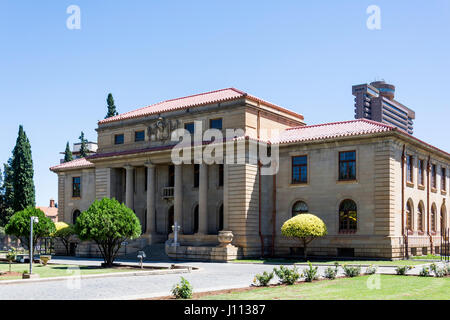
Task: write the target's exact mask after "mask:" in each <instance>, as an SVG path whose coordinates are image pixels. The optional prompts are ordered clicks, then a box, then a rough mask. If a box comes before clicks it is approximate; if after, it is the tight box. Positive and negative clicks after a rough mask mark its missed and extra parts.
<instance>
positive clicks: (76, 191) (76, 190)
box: [72, 177, 81, 198]
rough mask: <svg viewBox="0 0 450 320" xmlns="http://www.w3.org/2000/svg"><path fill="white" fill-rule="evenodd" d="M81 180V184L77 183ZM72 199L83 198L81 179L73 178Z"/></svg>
mask: <svg viewBox="0 0 450 320" xmlns="http://www.w3.org/2000/svg"><path fill="white" fill-rule="evenodd" d="M75 179H79V182H75ZM72 198H81V177H72Z"/></svg>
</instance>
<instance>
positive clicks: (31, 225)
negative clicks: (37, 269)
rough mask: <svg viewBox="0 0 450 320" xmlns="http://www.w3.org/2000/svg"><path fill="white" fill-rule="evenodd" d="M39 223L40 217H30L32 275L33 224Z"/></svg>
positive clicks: (31, 268)
mask: <svg viewBox="0 0 450 320" xmlns="http://www.w3.org/2000/svg"><path fill="white" fill-rule="evenodd" d="M35 223H39V218H38V217H30V275H31V274H33V224H35Z"/></svg>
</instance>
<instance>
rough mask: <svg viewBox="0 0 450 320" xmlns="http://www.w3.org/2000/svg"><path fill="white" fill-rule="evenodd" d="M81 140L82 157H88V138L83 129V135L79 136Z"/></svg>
mask: <svg viewBox="0 0 450 320" xmlns="http://www.w3.org/2000/svg"><path fill="white" fill-rule="evenodd" d="M78 139H80V141H81V147H80V158H86V157H87V155H88V152H89V150H88V148H87V142H88V141H87V139H85V138H84V132H83V131H81V135H80V137H79V138H78Z"/></svg>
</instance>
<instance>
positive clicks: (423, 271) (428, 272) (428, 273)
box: [419, 266, 430, 277]
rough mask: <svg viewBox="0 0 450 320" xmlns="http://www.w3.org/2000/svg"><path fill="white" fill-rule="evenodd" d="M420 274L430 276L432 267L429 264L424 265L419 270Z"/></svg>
mask: <svg viewBox="0 0 450 320" xmlns="http://www.w3.org/2000/svg"><path fill="white" fill-rule="evenodd" d="M419 276H421V277H429V276H430V268H429V267H427V266H425V267H423V268H422V270H420V272H419Z"/></svg>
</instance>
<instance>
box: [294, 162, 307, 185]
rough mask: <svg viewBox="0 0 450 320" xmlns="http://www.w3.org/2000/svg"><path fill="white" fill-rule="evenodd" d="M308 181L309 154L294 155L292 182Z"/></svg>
mask: <svg viewBox="0 0 450 320" xmlns="http://www.w3.org/2000/svg"><path fill="white" fill-rule="evenodd" d="M307 182H308V156H297V157H292V184H299V183H307Z"/></svg>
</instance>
